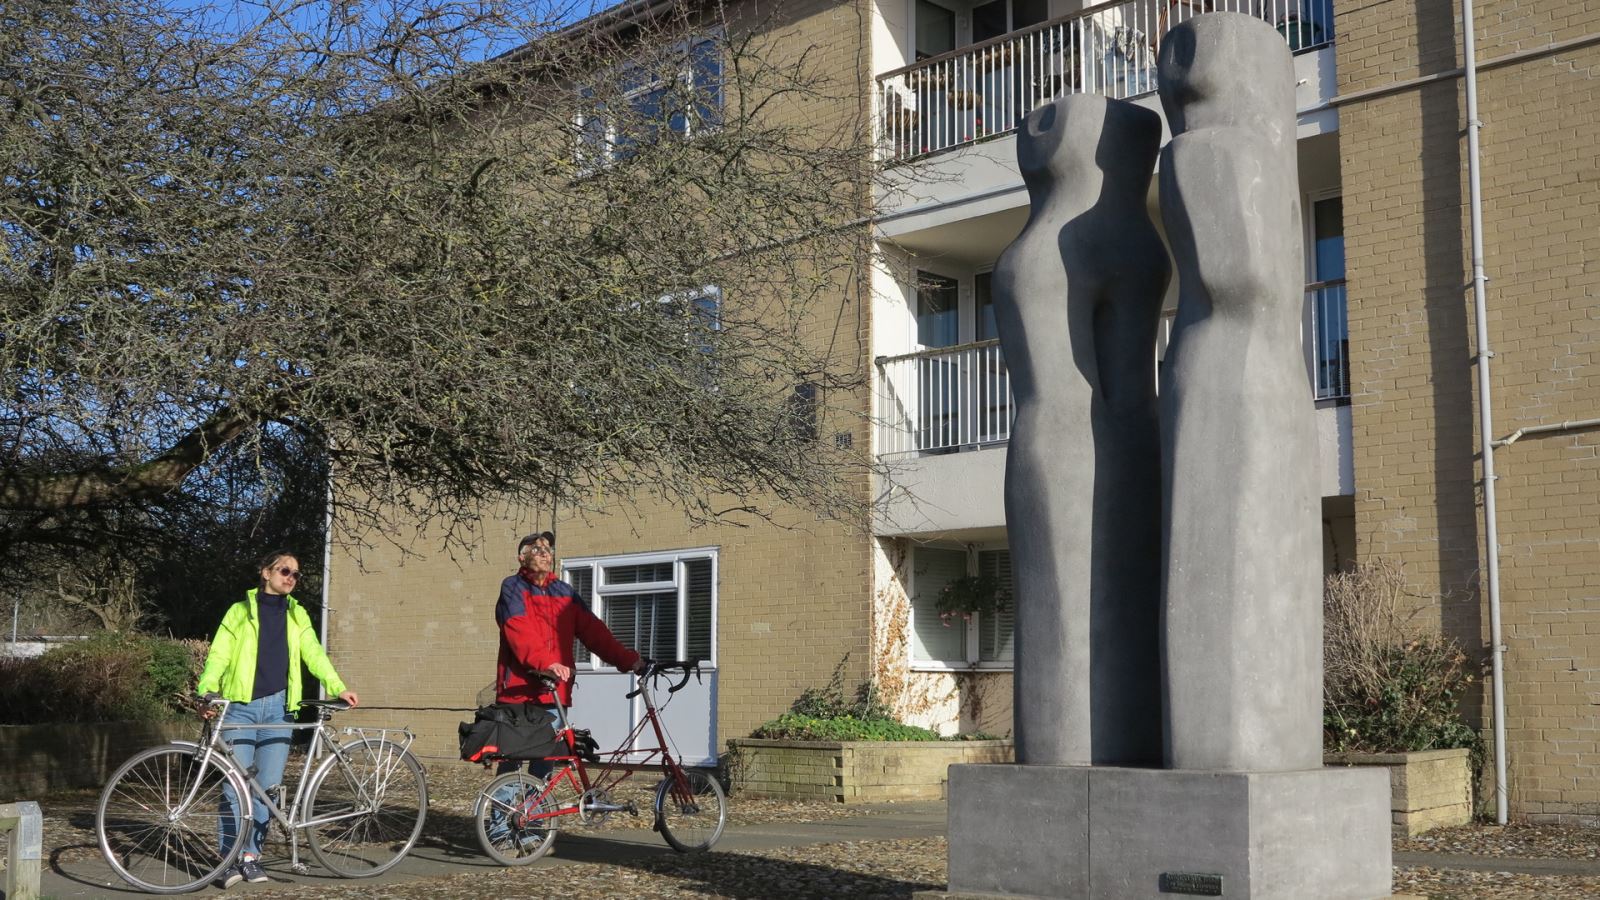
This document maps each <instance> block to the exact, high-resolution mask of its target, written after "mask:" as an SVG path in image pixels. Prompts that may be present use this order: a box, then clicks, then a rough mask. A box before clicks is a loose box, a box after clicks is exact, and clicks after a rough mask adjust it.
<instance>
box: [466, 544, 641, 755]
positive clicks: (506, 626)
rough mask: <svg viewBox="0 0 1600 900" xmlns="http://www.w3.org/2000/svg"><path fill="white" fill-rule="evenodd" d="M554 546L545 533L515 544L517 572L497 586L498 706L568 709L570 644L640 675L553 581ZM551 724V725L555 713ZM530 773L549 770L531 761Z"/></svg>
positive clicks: (568, 590) (637, 665)
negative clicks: (551, 682) (552, 686)
mask: <svg viewBox="0 0 1600 900" xmlns="http://www.w3.org/2000/svg"><path fill="white" fill-rule="evenodd" d="M555 545H556V536H555V534H554V533H552V532H549V531H541V532H539V533H538V534H530V535H528V536H527V537H525V538H523V539H522V541H521V542H520V543H519V544H517V561H518V562H519V563H521V568H519V569H518V570H517V572H516V574H515V575H512V576H510V577H508V578H507V579H506V580H505V581H503V582H501V583H500V601H499V603H497V604H495V610H494V618H495V622H496V623H498V624H499V626H500V659H499V663H498V665H497V666H496V668H495V699H496V700H497V701H498V702H500V703H507V704H524V703H527V704H533V705H535V706H543V707H547V708H550V709H554V707H555V704H557V703H560V704H561V705H562V706H569V707H570V706H571V705H572V666H573V662H574V660H573V655H572V654H573V650H572V641H573V638H577V639H578V640H580V641H583V645H584V646H585V647H588V648H589V651H590V652H591V653H593V654H594V655H595V656H598V657H600V658H601V659H602V660H604V661H606V662H607V663H610V664H611V665H613V666H616V667H617V670H618V671H622V672H630V671H631V672H641V671H643V670H644V665H645V663H644V659H643V658H642V657H640V656H639V654H638V653H636V652H634V651H633V650H631V649H629V648H628V647H625V646H623V644H622V643H621V642H620V641H618V640H617V639H616V637H614V636H613V635H612V634H611V629H609V628H607V627H606V623H604V622H602V621H600V618H599V617H598V616H596V615H595V614H594V613H592V612H590V611H589V605H588V604H587V603H585V602H584V600H583V598H582V597H581V596H579V595H578V592H577V591H576V590H574V589H573V587H572V585H570V584H567V583H566V582H565V581H562V580H560V579H559V578H557V577H556V575H555V566H556V563H555ZM541 675H548V676H549V677H551V678H554V679H555V681H556V684H557V688H556V690H555V691H554V692H551V691H549V690H547V689H546V688H545V686H544V683H543V682H542V680H541V678H540V676H541ZM551 719H552V721H554V719H555V716H554V713H552V714H551ZM515 768H517V763H515V762H505V763H501V765H500V771H502V772H506V771H510V770H513V769H515ZM541 769H543V770H545V771H540V770H541ZM529 770H530V771H532V772H533V773H534V774H535V775H543V774H545V772H546V771H548V767H546V766H544V765H543V761H542V760H534V761H533V762H532V763H531V764H530V765H529Z"/></svg>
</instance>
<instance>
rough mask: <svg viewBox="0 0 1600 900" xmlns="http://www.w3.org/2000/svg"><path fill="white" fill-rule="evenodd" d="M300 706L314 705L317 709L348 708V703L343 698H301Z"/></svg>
mask: <svg viewBox="0 0 1600 900" xmlns="http://www.w3.org/2000/svg"><path fill="white" fill-rule="evenodd" d="M300 707H301V708H302V709H304V708H306V707H315V708H319V709H349V708H350V704H348V703H346V702H344V701H343V700H301V701H300Z"/></svg>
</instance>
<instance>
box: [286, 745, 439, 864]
mask: <svg viewBox="0 0 1600 900" xmlns="http://www.w3.org/2000/svg"><path fill="white" fill-rule="evenodd" d="M316 777H317V782H316V785H315V786H314V788H313V790H312V792H311V795H310V798H309V801H308V803H307V807H308V808H307V814H306V822H307V823H308V824H307V830H308V831H309V837H310V843H311V851H312V853H313V854H315V855H316V857H317V859H318V860H319V861H321V863H322V864H323V865H324V866H326V867H327V868H328V869H330V870H332V871H334V872H336V873H338V874H340V875H343V876H345V877H347V878H360V877H364V876H367V875H376V874H377V873H379V872H381V871H383V870H385V869H387V868H389V867H390V866H392V865H394V864H395V863H396V862H399V860H400V858H401V857H403V856H404V855H405V854H406V853H407V852H408V851H409V850H410V849H411V846H412V844H414V843H415V842H416V838H417V835H418V834H419V833H420V832H421V829H422V820H423V817H424V816H425V815H426V808H427V787H426V784H425V782H424V781H423V778H422V771H421V768H420V767H419V766H418V765H417V764H416V762H415V761H414V760H413V759H412V758H411V756H410V755H409V754H407V753H406V752H405V751H404V749H403V748H401V747H399V746H398V745H395V744H392V743H390V742H388V741H380V740H368V741H365V742H361V741H358V742H354V743H352V744H349V745H347V746H346V747H344V748H341V749H340V750H339V751H338V752H337V753H336V755H334V756H331V757H329V759H328V761H327V762H326V763H324V764H323V767H322V768H321V769H320V770H319V774H318V776H316Z"/></svg>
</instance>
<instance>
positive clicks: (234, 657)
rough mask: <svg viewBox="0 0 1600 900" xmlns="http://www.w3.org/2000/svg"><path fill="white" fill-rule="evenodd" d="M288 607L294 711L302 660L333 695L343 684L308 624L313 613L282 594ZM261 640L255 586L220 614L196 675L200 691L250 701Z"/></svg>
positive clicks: (290, 703) (291, 708) (289, 701)
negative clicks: (215, 632) (204, 660)
mask: <svg viewBox="0 0 1600 900" xmlns="http://www.w3.org/2000/svg"><path fill="white" fill-rule="evenodd" d="M284 599H285V600H286V601H287V605H288V609H287V611H286V613H285V616H286V619H285V622H284V630H286V631H287V632H288V633H289V685H288V691H287V696H286V698H285V699H286V701H287V703H286V706H287V708H288V710H289V712H291V713H292V712H294V711H295V710H296V709H297V708H299V705H300V696H301V695H300V664H301V663H302V662H304V663H305V665H306V668H308V669H310V670H311V674H312V675H315V676H316V677H317V680H318V681H321V682H322V686H323V687H325V688H327V689H328V693H330V694H333V695H335V696H337V695H339V694H342V693H344V692H345V685H344V682H343V681H341V680H340V679H339V673H338V672H335V671H334V670H333V663H331V662H329V661H328V654H326V653H324V652H323V651H322V645H321V644H319V643H317V632H316V629H314V628H312V627H311V617H310V616H308V615H306V611H305V608H304V607H302V606H301V605H300V601H298V600H296V599H294V596H293V595H290V596H288V597H286V598H284ZM260 639H261V620H260V619H259V618H257V616H256V589H255V588H251V589H250V590H249V591H247V592H245V595H244V599H243V600H241V601H239V602H238V603H235V604H234V605H232V606H230V607H228V611H227V612H226V613H224V614H223V616H222V625H220V626H219V627H218V628H217V636H216V637H214V638H212V639H211V651H210V652H209V653H207V654H206V667H205V669H204V670H203V671H201V673H200V684H199V690H200V693H202V694H205V693H210V692H213V691H215V692H217V693H220V694H221V695H222V696H224V697H226V698H227V699H229V700H231V701H233V702H235V703H249V702H250V701H251V700H252V699H254V698H253V696H252V694H251V691H253V690H255V685H256V645H257V643H259V641H260Z"/></svg>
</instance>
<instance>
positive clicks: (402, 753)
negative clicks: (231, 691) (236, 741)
mask: <svg viewBox="0 0 1600 900" xmlns="http://www.w3.org/2000/svg"><path fill="white" fill-rule="evenodd" d="M208 699H209V698H208ZM300 705H301V706H302V707H313V708H315V709H316V710H317V721H315V722H311V723H307V724H295V723H289V722H286V723H284V724H282V725H276V724H274V725H252V724H243V723H239V724H227V723H223V719H224V717H225V716H226V714H227V711H228V706H229V703H228V701H226V700H222V699H209V706H210V709H211V710H212V711H213V712H214V713H215V715H214V716H212V717H210V718H208V719H207V720H206V723H205V725H204V727H203V728H202V730H201V734H200V740H199V741H198V742H191V741H173V742H172V743H170V744H165V745H163V746H160V747H153V748H151V749H149V750H145V751H143V752H140V753H137V754H135V755H134V756H133V757H132V758H130V759H129V760H128V761H127V762H125V763H123V764H122V767H121V768H119V769H118V770H117V771H116V774H114V775H112V776H111V780H110V782H108V783H107V784H106V787H105V790H104V791H102V792H101V794H100V803H99V806H98V807H97V808H96V810H95V822H94V826H95V834H96V836H97V837H98V838H99V840H100V852H101V853H103V854H104V855H105V858H106V861H107V862H108V863H110V864H111V868H112V869H113V870H114V871H115V872H116V873H117V875H118V876H120V877H121V878H122V880H124V881H126V882H128V883H129V884H131V885H133V886H134V887H136V888H139V889H140V890H143V891H148V892H150V893H156V894H181V893H184V892H187V891H192V890H195V889H197V888H199V887H202V886H204V885H206V884H208V883H210V882H212V881H214V880H216V879H217V878H218V876H220V875H221V874H222V873H223V872H225V871H227V870H228V868H229V867H231V866H232V865H233V864H234V861H235V860H236V859H238V856H239V854H240V852H242V850H243V849H244V841H243V839H242V835H244V834H245V829H246V828H249V827H252V816H253V814H254V810H255V807H256V804H258V803H265V804H266V808H267V813H268V815H269V816H270V817H271V820H273V821H276V822H277V823H278V825H279V826H281V827H282V828H283V829H284V830H285V831H286V832H287V833H288V836H289V846H290V865H291V868H292V869H293V870H294V871H295V872H297V873H305V872H306V871H308V869H307V868H306V866H305V864H304V863H302V862H301V861H300V832H302V831H304V832H305V837H306V843H307V844H308V845H309V846H310V848H311V855H312V856H315V857H316V859H317V862H319V863H321V864H322V866H323V868H325V869H328V870H329V871H331V872H333V873H334V874H336V875H339V876H342V877H345V878H365V877H368V876H372V875H377V874H378V873H380V872H384V871H386V870H388V869H389V868H390V867H392V866H394V865H395V864H396V863H398V862H399V861H400V860H401V859H402V858H404V857H405V855H406V854H407V853H409V852H410V851H411V848H412V847H413V846H415V845H416V842H417V837H418V836H419V835H420V834H421V833H422V822H423V819H424V818H426V816H427V813H428V783H427V779H426V777H425V776H424V775H423V772H422V766H421V765H420V764H419V763H418V762H417V759H416V757H414V756H412V755H411V744H412V742H413V741H414V740H415V739H416V738H415V736H414V735H413V734H412V733H411V732H410V731H409V730H406V729H392V728H346V729H344V730H343V732H342V735H343V736H345V737H348V738H350V740H348V741H346V742H345V743H343V744H340V743H339V742H338V736H339V735H340V734H341V732H338V731H337V730H336V729H335V728H334V727H333V726H332V725H330V724H328V723H329V720H330V719H331V718H332V716H333V712H334V711H336V710H343V709H349V708H350V707H349V704H347V703H345V702H344V701H342V700H304V701H301V703H300ZM247 728H249V729H262V728H266V729H281V730H285V731H297V730H302V729H305V730H312V731H314V732H315V733H314V734H313V735H312V739H311V746H310V748H309V749H308V750H307V752H306V755H305V764H304V766H303V767H302V769H301V772H300V779H299V781H298V783H297V784H296V786H295V790H294V796H293V798H288V802H287V804H286V803H285V800H286V797H285V791H284V789H283V786H282V785H279V786H277V787H276V788H274V789H273V790H272V791H265V790H263V789H262V788H261V785H260V784H259V783H258V782H257V781H256V779H255V774H256V773H255V771H254V769H251V770H248V771H247V770H246V769H245V768H244V767H243V766H241V765H240V764H239V761H238V759H236V758H235V757H234V755H233V750H232V748H231V747H229V746H228V744H227V742H226V741H223V740H222V732H224V731H230V730H233V729H247ZM230 797H231V798H236V799H237V801H238V802H230ZM263 798H265V799H263Z"/></svg>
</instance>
